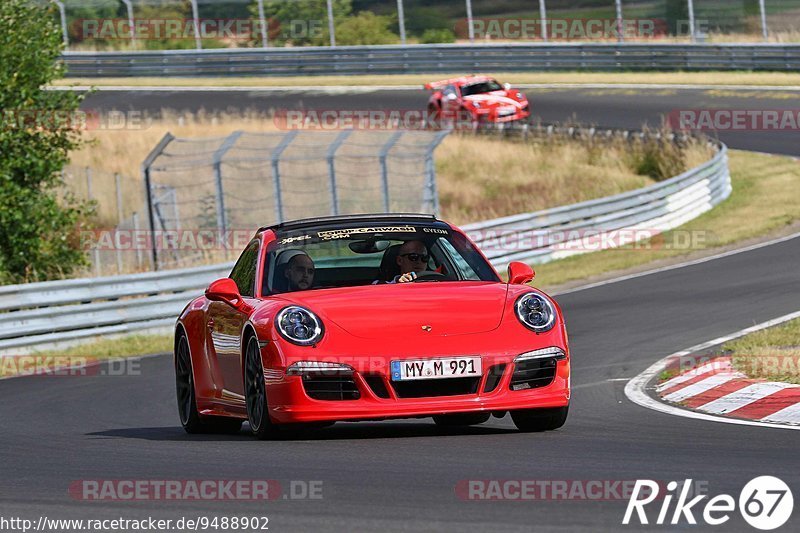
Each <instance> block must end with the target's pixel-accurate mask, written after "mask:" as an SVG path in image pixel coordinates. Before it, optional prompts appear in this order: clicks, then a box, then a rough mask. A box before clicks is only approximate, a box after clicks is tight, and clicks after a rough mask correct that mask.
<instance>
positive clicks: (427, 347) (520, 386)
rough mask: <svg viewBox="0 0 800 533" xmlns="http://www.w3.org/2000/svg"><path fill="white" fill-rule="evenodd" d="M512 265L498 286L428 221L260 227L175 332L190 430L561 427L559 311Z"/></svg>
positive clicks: (362, 218) (465, 242) (455, 239)
mask: <svg viewBox="0 0 800 533" xmlns="http://www.w3.org/2000/svg"><path fill="white" fill-rule="evenodd" d="M533 277H534V273H533V270H532V269H531V267H529V266H528V265H526V264H524V263H516V262H515V263H511V264H510V265H509V267H508V279H509V281H508V283H504V282H503V281H501V279H500V277H499V276H498V274H497V272H496V271H495V270H494V268H493V267H492V266H491V264H490V263H489V262H488V261H487V260H486V258H485V257H484V255H483V254H482V253H481V252H480V251H479V250H478V249H477V247H476V246H475V245H474V244H473V243H472V241H470V240H469V238H468V237H467V236H466V235H465V234H464V233H463V232H462V231H461V230H459V229H458V228H456V227H454V226H451V225H450V224H447V223H446V222H442V221H440V220H437V219H436V218H435V217H433V216H429V215H399V214H397V215H386V214H383V215H355V216H346V217H325V218H317V219H307V220H300V221H295V222H285V223H282V224H278V225H275V226H270V227H265V228H261V229H260V230H259V231H258V232H257V233H256V235H255V236H254V237H253V240H252V241H251V242H250V244H248V245H247V247H246V248H245V250H244V252H243V253H242V254H241V256H240V258H239V260H238V261H237V263H236V264H235V266H234V267H233V270H232V271H231V273H230V277H228V278H223V279H220V280H217V281H215V282H213V283H211V285H210V286H209V287H208V289H207V290H206V292H205V295H204V296H200V297H198V298H196V299H195V300H193V301H192V302H190V303H189V304H188V305H187V306H186V308H185V309H184V310H183V312H182V313H181V315H180V317H179V318H178V321H177V324H176V329H175V352H174V354H175V359H174V364H175V373H176V384H177V396H178V410H179V414H180V420H181V424H182V425H183V427H184V428H185V429H186V431H188V432H189V433H198V432H206V431H210V432H215V431H217V432H218V431H225V432H228V431H231V432H236V431H239V430H240V428H241V425H242V422H244V421H248V422H249V425H250V430H251V431H252V432H253V434H255V435H256V436H257V437H259V438H269V437H272V436H274V435H275V434H276V432H278V431H280V429H281V428H286V427H292V426H297V424H303V423H312V425H328V424H331V423H334V422H336V421H357V420H383V419H390V418H422V417H433V420H434V421H435V422H436V423H437V424H440V425H449V426H452V425H472V424H480V423H483V422H486V421H487V420H488V419H489V417H490V416H492V415H494V416H495V417H503V416H505V414H506V413H508V412H510V413H511V417H512V419H513V421H514V423H515V424H516V426H517V427H518V428H519V429H520V430H522V431H543V430H550V429H556V428H558V427H560V426H562V425H563V424H564V422H565V421H566V418H567V412H568V408H569V402H570V354H569V348H568V347H567V332H566V329H565V324H564V319H563V318H562V315H561V310H560V308H559V307H558V305H557V304H556V303H555V301H554V300H553V299H551V298H550V297H549V296H547V295H546V294H545V293H544V292H542V291H540V290H537V289H534V288H532V287H530V286H529V285H528V283H529V282H530V281H531V280H532V279H533Z"/></svg>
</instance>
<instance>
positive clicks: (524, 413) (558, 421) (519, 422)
mask: <svg viewBox="0 0 800 533" xmlns="http://www.w3.org/2000/svg"><path fill="white" fill-rule="evenodd" d="M568 414H569V405H566V406H564V407H555V408H550V409H523V410H520V411H511V419H512V420H513V421H514V425H515V426H517V429H519V430H520V431H524V432H535V431H551V430H553V429H558V428H560V427H561V426H563V425H564V423H565V422H566V421H567V415H568Z"/></svg>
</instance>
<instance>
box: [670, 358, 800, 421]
mask: <svg viewBox="0 0 800 533" xmlns="http://www.w3.org/2000/svg"><path fill="white" fill-rule="evenodd" d="M656 392H657V394H658V396H659V397H660V398H661V399H662V400H664V401H666V402H669V403H672V404H677V405H679V406H681V407H686V408H689V409H695V410H697V411H702V412H704V413H710V414H714V415H723V416H728V417H733V418H742V419H746V420H759V421H761V422H774V423H778V424H796V425H800V385H790V384H788V383H778V382H773V381H765V380H758V379H750V378H748V377H747V376H745V375H744V374H742V373H741V372H738V371H736V370H735V369H734V368H733V365H732V363H731V358H730V357H727V356H725V357H717V358H715V359H713V360H711V361H709V362H707V363H705V364H703V365H701V366H699V367H697V368H694V369H691V370H689V371H687V372H684V373H683V374H680V375H678V376H676V377H674V378H672V379H669V380H667V381H665V382H663V383H661V384H660V385H658V386H657V387H656Z"/></svg>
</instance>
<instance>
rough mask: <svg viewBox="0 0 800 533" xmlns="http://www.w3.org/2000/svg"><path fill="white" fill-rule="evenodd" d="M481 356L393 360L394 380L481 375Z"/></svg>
mask: <svg viewBox="0 0 800 533" xmlns="http://www.w3.org/2000/svg"><path fill="white" fill-rule="evenodd" d="M481 373H482V372H481V358H480V357H442V358H439V359H408V360H405V361H392V381H407V380H412V379H443V378H460V377H469V376H480V375H481Z"/></svg>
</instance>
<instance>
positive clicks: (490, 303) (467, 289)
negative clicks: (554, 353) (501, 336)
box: [281, 282, 508, 340]
mask: <svg viewBox="0 0 800 533" xmlns="http://www.w3.org/2000/svg"><path fill="white" fill-rule="evenodd" d="M507 290H508V286H507V285H505V284H502V283H489V282H424V283H398V284H383V285H371V286H366V287H353V288H342V289H325V290H312V291H304V292H293V293H288V294H283V295H281V298H283V299H286V300H288V301H291V302H292V303H295V304H297V305H302V306H304V307H306V308H308V309H310V310H311V311H312V312H314V313H316V314H317V315H318V316H319V317H320V318H321V319H322V320H323V322H333V323H334V324H336V325H337V326H339V327H340V328H342V329H343V330H345V331H347V332H348V333H350V334H351V335H354V336H356V337H361V338H365V339H383V340H387V339H391V338H403V339H408V338H409V337H419V338H423V339H424V338H426V337H430V336H434V335H435V336H449V335H465V334H470V333H482V332H486V331H491V330H493V329H496V328H497V327H498V326H499V325H500V322H501V320H502V319H503V310H504V309H505V303H506V293H507Z"/></svg>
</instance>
